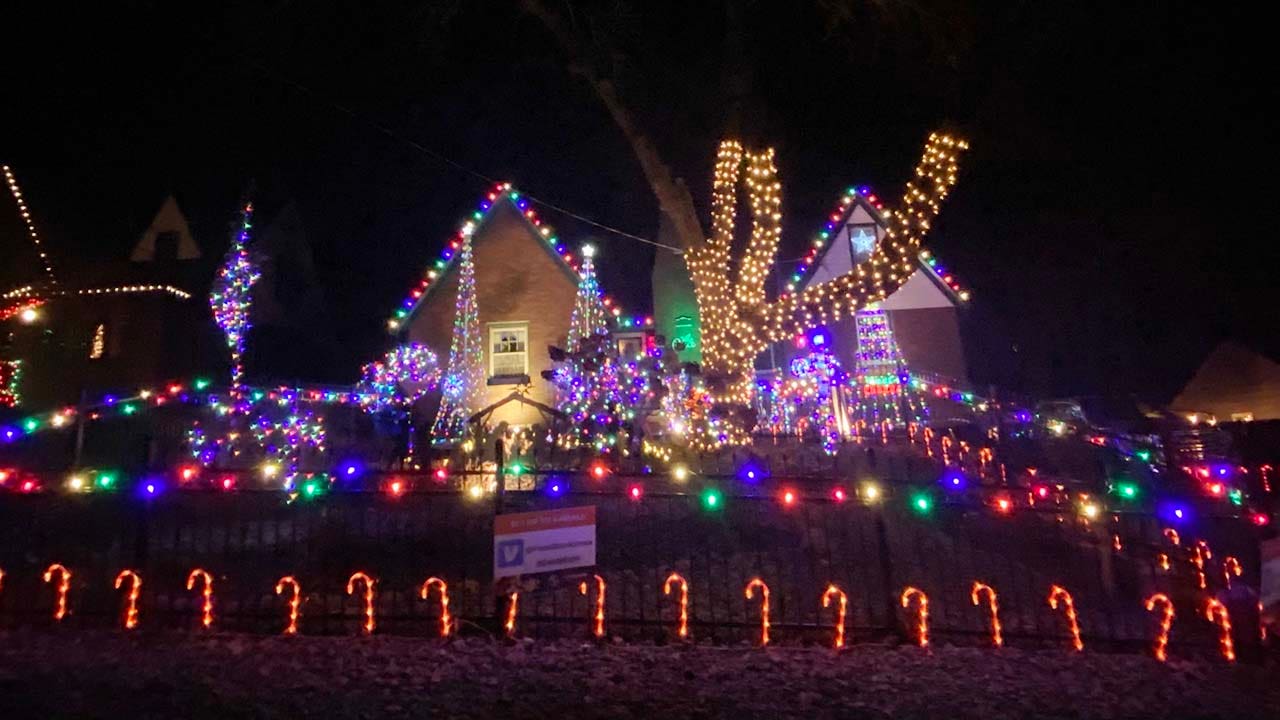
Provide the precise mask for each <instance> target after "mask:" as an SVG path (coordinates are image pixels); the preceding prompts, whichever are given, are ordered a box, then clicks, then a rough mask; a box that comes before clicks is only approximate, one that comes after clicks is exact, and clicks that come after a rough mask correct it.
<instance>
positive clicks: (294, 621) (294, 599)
mask: <svg viewBox="0 0 1280 720" xmlns="http://www.w3.org/2000/svg"><path fill="white" fill-rule="evenodd" d="M285 588H289V589H291V590H292V591H293V593H292V594H291V595H290V596H289V624H288V625H285V627H284V634H285V635H297V634H298V608H299V606H301V605H302V586H301V585H299V584H298V581H297V580H295V579H294V577H293V576H292V575H285V576H284V577H282V578H280V582H278V583H276V594H277V595H283V594H284V589H285Z"/></svg>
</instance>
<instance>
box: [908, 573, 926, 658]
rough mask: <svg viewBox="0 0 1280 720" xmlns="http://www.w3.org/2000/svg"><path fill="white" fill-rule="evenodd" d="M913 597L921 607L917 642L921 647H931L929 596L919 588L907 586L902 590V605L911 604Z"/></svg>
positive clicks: (917, 622)
mask: <svg viewBox="0 0 1280 720" xmlns="http://www.w3.org/2000/svg"><path fill="white" fill-rule="evenodd" d="M912 597H914V598H915V599H916V604H917V605H918V607H919V612H918V613H917V615H916V642H917V643H919V645H920V647H929V596H928V595H925V594H924V591H923V590H921V589H919V588H913V587H907V588H906V589H904V590H903V591H902V598H901V600H902V607H907V606H909V605H910V604H911V598H912Z"/></svg>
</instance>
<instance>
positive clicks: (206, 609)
mask: <svg viewBox="0 0 1280 720" xmlns="http://www.w3.org/2000/svg"><path fill="white" fill-rule="evenodd" d="M196 580H200V581H201V582H203V583H204V589H203V590H202V591H201V595H203V596H204V605H203V607H201V609H200V624H201V625H203V626H204V628H205V629H206V630H208V629H209V627H210V626H212V625H213V576H212V575H210V574H209V573H207V572H205V571H204V570H201V569H200V568H196V569H195V570H192V571H191V574H190V575H188V576H187V589H188V590H194V589H195V587H196Z"/></svg>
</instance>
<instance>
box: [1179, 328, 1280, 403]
mask: <svg viewBox="0 0 1280 720" xmlns="http://www.w3.org/2000/svg"><path fill="white" fill-rule="evenodd" d="M1169 408H1170V409H1171V410H1173V411H1175V412H1180V413H1201V412H1207V413H1209V414H1211V415H1215V416H1217V417H1218V419H1220V420H1224V421H1225V420H1229V419H1230V418H1231V416H1232V415H1244V414H1250V415H1252V416H1253V419H1255V420H1271V419H1276V418H1280V363H1276V362H1275V361H1273V360H1271V359H1270V358H1268V357H1266V356H1264V355H1262V354H1260V353H1257V352H1254V351H1253V350H1250V349H1248V348H1246V347H1244V346H1243V345H1239V344H1237V343H1233V342H1224V343H1222V344H1220V345H1218V347H1216V348H1214V350H1213V352H1211V353H1209V357H1208V358H1206V359H1205V361H1204V363H1203V364H1202V365H1200V367H1199V369H1197V370H1196V373H1195V375H1193V376H1192V377H1191V380H1190V381H1189V382H1188V383H1187V385H1186V387H1184V388H1183V389H1182V392H1180V393H1178V396H1177V397H1176V398H1174V399H1173V402H1171V403H1169Z"/></svg>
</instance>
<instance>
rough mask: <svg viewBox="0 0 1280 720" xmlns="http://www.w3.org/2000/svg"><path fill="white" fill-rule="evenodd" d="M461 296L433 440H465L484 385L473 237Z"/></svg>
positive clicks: (462, 264)
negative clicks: (468, 420) (463, 437)
mask: <svg viewBox="0 0 1280 720" xmlns="http://www.w3.org/2000/svg"><path fill="white" fill-rule="evenodd" d="M458 263H459V265H458V299H457V302H456V304H455V314H454V317H453V339H452V340H451V342H450V343H449V366H448V368H446V370H445V374H444V378H443V379H442V380H441V381H440V390H441V399H440V410H439V412H437V413H436V420H435V423H434V424H433V425H432V427H431V442H433V443H436V444H448V443H455V442H458V441H460V440H462V436H463V434H464V432H465V431H466V426H467V418H469V417H470V416H471V414H472V413H474V412H475V411H476V410H477V409H478V403H479V398H480V391H481V389H482V388H483V387H484V346H483V345H482V344H481V343H482V342H483V338H481V337H480V308H479V306H478V305H477V303H476V267H475V262H474V261H473V259H472V255H471V236H470V235H468V236H467V238H466V239H465V240H464V241H463V243H462V251H461V255H460V256H459V258H458Z"/></svg>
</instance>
